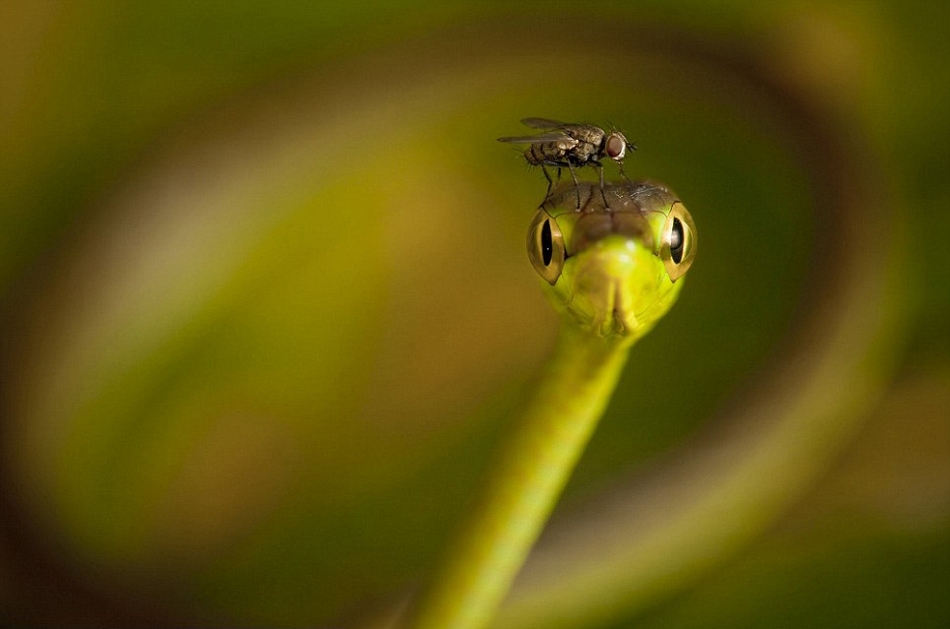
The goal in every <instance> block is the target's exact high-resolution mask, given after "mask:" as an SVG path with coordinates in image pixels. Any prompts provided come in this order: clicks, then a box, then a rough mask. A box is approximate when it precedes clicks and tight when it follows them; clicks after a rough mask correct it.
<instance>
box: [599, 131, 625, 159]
mask: <svg viewBox="0 0 950 629" xmlns="http://www.w3.org/2000/svg"><path fill="white" fill-rule="evenodd" d="M626 148H627V143H626V142H624V140H623V138H621V137H620V136H619V135H618V134H616V133H613V134H611V135H610V137H608V138H607V144H606V145H605V146H604V152H605V153H607V157H609V158H610V159H620V158H621V157H623V153H624V150H625V149H626Z"/></svg>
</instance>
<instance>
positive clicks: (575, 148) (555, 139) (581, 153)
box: [498, 118, 637, 208]
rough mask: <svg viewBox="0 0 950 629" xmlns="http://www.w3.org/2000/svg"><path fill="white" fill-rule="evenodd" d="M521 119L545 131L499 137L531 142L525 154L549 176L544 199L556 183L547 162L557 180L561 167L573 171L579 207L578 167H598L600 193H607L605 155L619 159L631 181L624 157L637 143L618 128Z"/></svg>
mask: <svg viewBox="0 0 950 629" xmlns="http://www.w3.org/2000/svg"><path fill="white" fill-rule="evenodd" d="M521 123H522V124H524V125H526V126H528V127H531V128H533V129H543V130H544V133H539V134H537V135H523V136H515V137H507V138H498V141H499V142H511V143H513V144H528V145H530V146H528V148H527V149H525V152H524V157H525V159H526V160H528V163H529V164H531V165H532V166H540V167H541V172H543V173H544V177H545V179H547V180H548V191H547V193H546V194H545V200H547V198H548V197H550V196H551V188H552V187H553V186H554V180H553V179H551V175H550V174H549V173H548V169H547V168H546V167H547V166H553V167H555V168H557V178H558V181H560V180H561V169H562V168H567V169H568V170H569V171H571V178H572V179H573V180H574V191H575V193H576V195H577V207H578V208H580V206H581V197H580V189H579V187H578V183H577V172H576V169H578V168H582V167H584V166H588V165H589V166H592V167H594V168H596V169H597V171H598V173H599V174H600V194H601V196H604V165H603V164H601V162H600V160H602V159H604V158H605V157H607V158H610V159H612V160H614V161H615V162H617V167H618V168H619V169H620V174H621V175H622V176H623V178H624V179H626V180H627V181H630V179H629V178H628V177H627V175H626V173H624V172H623V158H624V156H625V155H626V153H627V151H628V150H630V151H635V150H637V147H636V145H635V144H631V143H630V142H628V141H627V138H626V137H624V135H623V134H622V133H620V132H619V131H610V132H608V131H605V130H604V129H601V128H600V127H598V126H595V125H592V124H574V123H570V122H560V121H558V120H549V119H547V118H525V119H523V120H522V121H521ZM606 204H607V198H606V197H604V205H606Z"/></svg>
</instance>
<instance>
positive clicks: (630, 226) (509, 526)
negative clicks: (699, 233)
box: [409, 183, 696, 629]
mask: <svg viewBox="0 0 950 629" xmlns="http://www.w3.org/2000/svg"><path fill="white" fill-rule="evenodd" d="M581 188H582V189H581V192H582V198H584V202H583V204H581V206H580V207H577V206H576V203H575V190H574V187H573V186H568V187H565V188H562V189H561V190H560V191H558V192H556V193H555V195H554V196H552V197H551V198H550V199H549V200H548V201H546V202H545V203H544V204H543V206H542V207H541V208H540V209H539V210H538V212H537V214H536V215H535V218H534V220H533V221H532V223H531V226H530V228H529V230H528V243H527V244H528V256H529V258H530V259H531V261H532V264H533V265H534V267H535V269H536V270H537V271H538V273H539V275H541V277H542V278H543V279H544V280H545V281H544V282H543V286H544V290H545V292H546V294H547V296H548V298H549V299H550V301H551V302H552V304H553V305H554V307H555V309H556V310H557V311H558V313H559V314H560V317H561V328H560V332H559V336H558V341H557V344H556V347H555V350H554V353H553V355H552V356H551V358H550V360H549V361H548V362H547V364H546V367H545V373H544V374H543V376H542V378H541V381H540V385H539V387H538V388H537V389H536V390H535V392H534V394H533V396H532V398H531V399H530V401H529V402H528V405H527V407H526V409H525V411H524V413H523V416H522V417H521V418H520V420H519V423H518V425H517V426H516V427H515V430H514V433H513V434H512V436H511V437H510V438H509V439H508V440H507V441H506V442H505V444H504V447H503V448H502V449H501V451H500V453H499V456H498V458H497V459H496V461H495V463H494V465H493V466H492V468H491V473H490V477H489V479H488V482H487V484H486V485H485V487H484V490H483V493H482V494H481V497H480V499H479V502H478V503H477V505H476V506H475V508H473V510H472V517H471V518H470V519H469V520H467V521H466V523H465V526H464V528H463V529H462V531H461V532H460V534H459V535H458V537H457V538H456V540H455V544H454V546H452V547H451V548H449V549H448V550H449V552H448V553H447V554H446V557H445V561H444V563H443V564H442V565H441V566H440V568H439V569H438V570H437V571H436V573H435V575H434V577H433V579H432V581H431V584H430V587H429V588H428V589H427V590H426V591H425V592H424V595H423V596H422V598H421V599H420V601H419V602H418V603H417V606H416V608H415V612H414V615H413V617H412V621H411V622H410V624H409V626H410V627H413V629H477V628H479V627H484V626H486V625H487V624H488V623H489V622H490V621H491V619H492V617H493V616H494V613H495V610H496V609H497V608H498V606H499V605H500V603H501V601H502V600H503V598H504V596H505V594H506V593H507V591H508V589H509V587H510V585H511V583H512V581H513V580H514V577H515V576H516V574H517V572H518V570H519V569H520V567H521V565H522V564H523V563H524V560H525V559H526V557H527V555H528V553H529V551H530V549H531V547H532V545H533V544H534V542H535V540H536V539H537V538H538V536H539V534H540V532H541V530H542V528H543V526H544V523H545V522H546V520H547V518H548V516H549V515H550V513H551V511H552V510H553V508H554V505H555V503H556V501H557V499H558V496H559V495H560V493H561V490H562V489H563V487H564V485H565V483H566V482H567V479H568V477H569V476H570V473H571V471H572V469H573V468H574V465H575V463H576V461H577V459H578V458H579V456H580V454H581V452H582V451H583V449H584V446H585V445H586V443H587V441H588V439H589V437H590V435H591V433H592V432H593V430H594V428H595V426H596V424H597V421H598V420H599V419H600V416H601V415H602V413H603V411H604V409H605V408H606V406H607V403H608V402H609V400H610V397H611V395H612V394H613V390H614V387H615V385H616V383H617V379H618V378H619V376H620V373H621V371H622V369H623V366H624V364H625V363H626V360H627V354H628V352H629V349H630V347H631V346H632V345H633V343H634V342H635V341H636V340H637V339H638V338H640V337H641V336H643V335H644V334H645V333H646V332H648V331H649V330H650V329H651V328H652V327H653V325H654V324H655V323H656V322H657V321H659V319H660V318H662V317H663V315H664V314H665V313H666V312H667V311H668V310H669V308H670V307H671V306H672V304H673V303H674V302H675V300H676V297H677V295H678V293H679V291H680V289H681V288H682V285H683V284H682V282H681V281H677V280H679V279H680V278H681V277H682V275H683V274H684V273H685V272H686V269H688V268H689V265H690V263H691V262H692V259H693V256H694V255H695V234H696V230H695V226H694V225H693V222H692V219H691V218H690V216H689V213H688V212H687V211H686V209H685V207H683V205H682V203H680V202H679V200H678V199H677V198H676V197H675V196H674V195H673V194H672V193H671V192H669V190H667V189H666V188H664V187H662V186H658V185H654V184H632V183H625V184H611V185H609V186H608V187H607V188H606V189H605V191H604V192H605V194H604V195H601V194H600V190H599V188H598V187H596V186H594V185H590V184H582V187H581Z"/></svg>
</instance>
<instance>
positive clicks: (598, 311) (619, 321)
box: [565, 236, 652, 337]
mask: <svg viewBox="0 0 950 629" xmlns="http://www.w3.org/2000/svg"><path fill="white" fill-rule="evenodd" d="M644 253H645V252H644V251H643V245H642V243H640V242H637V241H635V240H631V239H627V238H622V237H617V236H614V237H612V238H609V239H605V240H603V241H600V242H598V243H595V244H594V245H593V246H592V247H591V248H590V249H588V250H587V251H586V252H585V253H584V254H583V255H582V256H578V257H577V258H576V261H575V264H576V266H575V268H574V269H573V273H571V276H572V277H571V280H572V281H571V290H570V298H569V300H568V301H567V303H566V304H565V305H566V310H567V311H568V313H569V314H570V315H571V316H572V317H573V318H574V319H575V320H576V321H578V322H579V323H581V324H582V325H584V327H586V328H588V329H589V330H591V331H592V332H593V333H594V334H596V335H598V336H604V337H611V336H613V337H618V336H619V337H625V336H629V335H632V334H635V333H636V331H637V330H638V328H639V327H640V326H639V322H638V319H637V316H636V305H637V301H638V299H637V293H638V292H639V293H644V294H645V293H646V292H647V291H645V290H644V287H641V286H640V285H639V283H633V284H632V283H631V278H640V277H642V276H643V275H644V273H643V269H642V268H640V267H641V266H642V264H643V260H642V257H643V254H644ZM648 255H650V254H648ZM650 257H651V258H652V255H650Z"/></svg>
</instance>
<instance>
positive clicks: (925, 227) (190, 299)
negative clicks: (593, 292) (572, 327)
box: [0, 0, 950, 628]
mask: <svg viewBox="0 0 950 629" xmlns="http://www.w3.org/2000/svg"><path fill="white" fill-rule="evenodd" d="M948 42H950V10H948V9H947V8H945V7H944V6H943V5H942V4H940V3H919V4H916V5H908V4H906V3H898V2H868V3H860V2H854V3H850V2H849V3H816V2H797V1H786V2H777V3H746V2H724V3H716V4H715V5H711V4H709V3H702V2H688V1H682V0H681V1H678V2H638V3H611V2H598V3H591V6H589V7H588V6H581V5H579V4H578V3H554V2H544V3H522V4H512V3H502V2H498V3H492V2H489V3H481V2H479V3H439V4H432V5H431V6H427V5H423V4H418V3H406V4H403V3H398V2H394V3H378V2H353V1H349V2H346V3H342V2H341V3H334V2H327V3H319V4H316V3H314V4H310V3H303V2H299V3H298V2H286V3H239V2H208V3H198V4H195V3H187V2H180V3H179V2H163V3H151V2H136V3H105V2H70V3H34V2H6V3H4V4H3V5H2V6H0V326H2V328H0V329H2V332H0V334H2V336H0V338H2V346H0V352H2V353H0V361H2V362H0V377H2V385H0V386H2V388H0V404H2V406H0V412H2V416H0V420H2V424H0V431H2V432H0V438H2V444H0V447H2V479H0V480H2V485H0V490H2V501H3V502H2V509H3V512H2V516H3V526H2V528H0V622H2V623H3V624H5V625H8V624H31V623H38V624H83V625H90V624H107V625H117V624H129V623H131V624H184V625H195V624H199V625H254V626H261V625H281V626H304V625H306V626H326V627H360V626H370V625H373V626H376V625H374V624H373V623H377V622H384V621H383V620H381V619H385V618H387V617H388V616H389V615H390V612H391V610H393V609H396V608H398V606H399V605H400V602H401V601H404V600H405V599H406V597H407V596H409V595H411V592H412V591H413V589H414V588H415V587H417V586H418V584H419V583H420V580H421V579H423V578H424V575H425V574H426V573H427V571H428V569H429V568H430V566H431V564H432V562H433V560H434V558H435V557H436V555H437V553H438V552H439V550H440V548H441V547H442V546H443V545H444V542H445V540H446V539H447V536H448V535H449V534H450V531H451V530H452V526H453V525H454V523H456V522H457V521H458V520H459V519H460V518H463V517H464V516H465V510H466V502H467V500H468V497H469V496H470V494H471V492H472V490H473V488H474V487H475V486H476V484H477V482H478V478H479V477H480V476H481V475H482V473H483V472H484V466H485V465H486V461H487V460H488V456H489V453H490V452H491V448H492V445H493V444H494V443H495V441H496V440H497V439H498V438H500V437H502V436H503V435H504V430H505V427H506V426H507V425H508V423H510V422H511V421H512V420H513V418H514V417H515V415H516V414H517V411H518V408H519V404H520V403H521V401H522V400H523V399H524V397H525V395H526V392H527V391H528V390H529V389H530V387H531V386H532V385H533V383H534V382H535V381H534V380H533V378H534V377H535V376H534V374H536V373H537V371H538V367H539V366H540V365H541V363H542V362H543V361H544V357H545V352H546V350H547V348H548V347H549V346H550V344H551V342H552V340H553V332H554V330H555V326H556V321H555V317H554V315H553V313H552V312H550V311H549V308H548V306H547V304H546V303H544V300H543V298H542V296H541V293H540V290H538V288H537V279H536V277H535V276H534V273H533V271H532V270H531V268H530V265H529V264H528V262H527V260H526V256H525V253H524V251H523V247H524V230H525V229H526V228H527V224H528V222H529V221H530V219H531V216H532V214H533V210H534V208H535V207H536V206H537V203H538V202H539V201H540V200H541V196H542V194H543V191H544V185H545V184H544V179H543V177H542V176H541V174H540V173H539V172H537V171H534V170H529V169H528V168H527V167H526V166H525V165H524V162H523V159H521V157H520V156H519V154H518V152H517V151H513V150H511V147H510V146H506V145H502V144H498V143H497V142H495V138H497V137H499V136H503V135H514V134H518V133H521V132H522V130H523V129H522V128H521V127H520V126H519V124H518V120H519V119H520V118H523V117H526V116H546V117H555V118H562V119H567V120H577V121H591V122H595V123H601V124H606V123H607V122H608V121H609V122H610V123H613V124H615V125H616V126H617V127H618V128H620V129H623V130H624V131H625V132H626V133H627V136H628V137H630V138H631V139H633V140H635V141H636V142H637V144H638V146H639V147H640V150H639V151H638V152H637V153H636V154H634V155H632V156H631V157H630V158H629V159H628V160H627V161H626V170H627V172H628V173H629V174H631V176H634V177H636V178H650V179H656V180H659V181H663V182H665V183H667V184H669V185H670V186H671V187H672V188H673V189H675V190H676V191H677V192H678V193H679V195H680V197H681V198H682V199H683V200H684V202H685V204H686V205H687V207H689V209H690V211H691V213H692V215H693V217H694V218H695V220H696V223H697V226H698V231H699V254H698V259H697V261H696V263H695V265H694V266H693V269H692V270H691V272H690V277H689V280H688V283H687V285H686V286H685V287H684V291H683V294H682V296H681V298H680V303H679V304H678V305H677V306H676V307H675V308H674V309H673V310H672V312H671V314H670V315H668V316H667V318H666V320H664V321H663V322H662V323H661V324H660V325H659V326H658V328H657V329H656V330H655V331H654V332H652V333H651V334H650V335H649V336H648V337H647V338H645V339H644V340H643V341H642V342H640V343H639V344H638V345H637V346H636V347H635V348H634V350H633V353H632V355H631V361H630V365H629V366H628V368H627V371H626V372H625V374H624V376H623V378H622V381H621V384H620V387H619V389H618V392H617V394H616V396H615V399H614V401H613V403H612V405H611V407H610V409H609V410H608V412H607V415H606V416H605V418H604V420H603V422H602V425H601V426H600V427H599V429H598V431H597V433H596V435H595V437H594V439H593V441H592V443H591V444H590V447H589V449H588V451H587V452H586V453H585V455H584V457H583V459H582V461H581V462H580V465H579V467H578V469H577V471H576V474H575V476H574V478H573V479H572V481H571V484H570V485H569V487H568V490H567V493H566V495H565V498H564V501H563V503H562V505H561V506H560V507H559V509H558V512H557V513H556V514H555V518H554V521H553V522H552V531H553V532H552V534H551V535H549V536H547V537H546V538H545V539H543V540H542V543H541V547H540V549H541V550H542V551H543V552H542V553H540V554H539V558H538V559H537V561H536V562H535V563H534V564H531V563H529V565H528V566H527V567H526V572H527V573H528V574H527V575H526V578H525V579H524V580H523V581H522V582H519V584H518V585H516V589H515V591H514V592H513V594H512V598H511V600H510V601H509V605H508V607H507V608H506V609H507V611H503V613H502V617H501V619H500V620H499V626H520V627H535V626H538V627H547V628H550V627H592V628H593V627H601V628H607V627H617V628H620V627H632V626H637V627H656V628H660V627H677V628H683V627H687V628H689V627H696V628H699V627H722V626H731V627H762V626H770V627H801V626H819V627H826V626H827V627H880V626H888V627H943V626H946V624H947V623H948V622H950V598H948V597H947V596H946V584H947V582H948V578H950V536H948V533H950V420H948V413H947V409H948V408H950V362H948V357H950V326H948V323H947V322H948V317H950V273H948V270H950V260H948V257H950V256H948V250H947V247H945V246H944V242H945V241H946V238H948V237H950V218H948V217H950V212H948V208H950V184H948V178H947V173H948V172H950V115H948V113H947V112H948V111H950V82H948V81H947V79H946V67H947V63H948V61H950V43H948ZM773 426H774V427H777V428H776V429H775V430H774V431H772V428H771V427H773ZM786 428H787V429H786ZM756 439H759V441H755V440H756ZM750 442H755V443H756V444H758V445H756V446H755V448H753V447H751V446H750V447H747V446H748V444H749V443H750ZM753 452H755V453H758V454H756V455H755V456H756V457H758V456H759V454H761V459H762V461H763V462H762V463H761V467H755V466H754V465H752V464H751V463H750V467H748V468H745V467H742V468H741V469H743V470H752V471H751V472H749V471H747V472H745V473H744V474H737V475H736V476H735V477H730V478H733V480H734V483H733V484H731V485H729V486H728V487H726V486H723V487H722V495H719V494H718V493H717V492H718V487H719V486H718V485H715V484H714V483H712V484H711V487H712V488H713V489H712V490H710V488H708V487H705V486H704V485H702V483H703V481H704V479H715V478H718V477H717V476H716V474H715V473H713V472H715V471H716V470H720V469H730V467H729V466H730V465H733V462H736V463H735V465H740V464H742V463H743V462H744V461H746V459H749V460H750V461H751V460H752V459H754V458H755V457H754V456H752V455H751V454H750V453H753ZM710 461H713V463H709V462H710ZM722 461H726V462H725V463H723V462H722ZM699 462H703V463H702V464H700V463H699ZM707 463H708V464H709V465H710V466H711V467H706V464H707ZM756 465H759V464H758V463H757V464H756ZM770 465H774V468H770V467H769V466H770ZM766 469H771V470H773V471H774V473H769V474H757V473H753V472H755V470H766ZM710 470H712V472H710ZM690 488H699V489H700V490H701V491H699V494H700V496H701V497H700V498H695V497H693V498H689V497H688V496H687V497H686V498H683V501H685V502H684V504H685V503H689V504H694V503H695V504H699V503H700V502H702V501H707V502H706V503H703V504H707V503H708V504H709V505H710V507H709V509H707V510H703V509H698V510H697V511H696V512H695V513H698V514H701V515H702V514H705V515H704V517H698V516H697V517H692V516H689V513H693V512H687V511H679V510H677V509H676V508H672V507H670V508H667V506H666V503H665V502H664V500H665V499H666V498H665V497H668V496H672V497H673V498H669V499H670V500H675V499H677V498H676V497H677V496H679V495H680V494H681V493H682V494H684V495H686V494H688V493H689V491H688V490H689V489H690ZM658 496H659V497H661V498H658ZM737 496H738V497H743V496H745V497H747V498H744V499H741V498H738V497H737ZM733 499H734V500H735V502H730V500H733ZM691 500H692V502H690V501H691ZM743 500H745V502H743ZM631 504H633V505H634V506H635V508H636V509H641V510H642V511H636V512H635V513H634V516H635V517H634V519H635V521H637V522H641V521H645V522H648V523H650V524H651V525H652V528H650V526H646V528H644V529H643V530H642V531H641V530H640V529H638V528H636V527H633V528H628V527H627V525H626V524H625V523H627V522H628V520H625V519H624V518H625V517H626V516H622V515H616V514H618V513H622V512H624V509H626V508H627V507H628V506H630V505H631ZM732 504H736V505H740V504H742V505H744V506H743V507H742V509H744V510H738V507H737V508H736V509H728V510H727V509H726V508H725V507H724V506H723V505H732ZM717 508H722V509H723V513H721V514H718V515H717V512H716V509H717ZM611 514H614V515H611ZM614 516H616V517H614ZM640 516H642V517H640ZM688 516H689V517H688ZM720 516H721V517H720ZM664 535H666V537H663V536H664ZM664 540H665V541H664ZM696 540H698V541H696ZM692 541H695V543H692ZM684 542H690V543H684ZM638 544H639V546H638ZM664 544H668V546H664ZM704 544H705V545H704ZM625 548H629V549H633V550H631V551H630V552H631V553H632V556H634V557H641V556H644V555H642V554H639V553H641V549H645V550H643V553H645V554H646V555H647V556H651V557H653V558H652V559H645V560H644V561H643V562H640V561H637V562H635V563H634V564H629V565H626V564H623V565H621V564H616V565H612V567H610V569H606V568H604V570H603V571H601V572H598V570H600V569H601V568H603V567H604V566H606V565H607V564H608V563H610V561H609V560H610V558H611V555H616V556H618V557H619V556H623V555H624V553H625V552H626V551H625V550H624V549H625ZM668 548H672V549H673V550H672V551H669V550H667V549H668ZM650 549H653V550H654V551H655V552H654V553H653V555H659V558H657V557H655V556H653V555H651V554H650ZM634 551H635V552H634ZM651 561H652V562H653V563H651ZM615 563H616V562H615ZM552 566H554V567H552ZM638 571H640V572H638ZM641 572H642V574H641ZM595 573H596V574H599V575H600V577H598V579H600V580H594V579H593V578H592V577H591V578H588V577H587V576H585V575H589V574H595ZM532 574H534V575H538V574H540V575H541V577H540V578H538V579H535V578H534V577H532V576H531V575H532ZM552 581H556V582H558V584H559V585H558V586H557V587H554V586H552V587H548V586H547V585H545V584H546V583H550V582H552ZM558 587H560V588H561V589H560V590H559V589H558ZM565 592H567V593H566V594H565ZM525 601H527V602H525ZM546 614H547V615H546Z"/></svg>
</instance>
